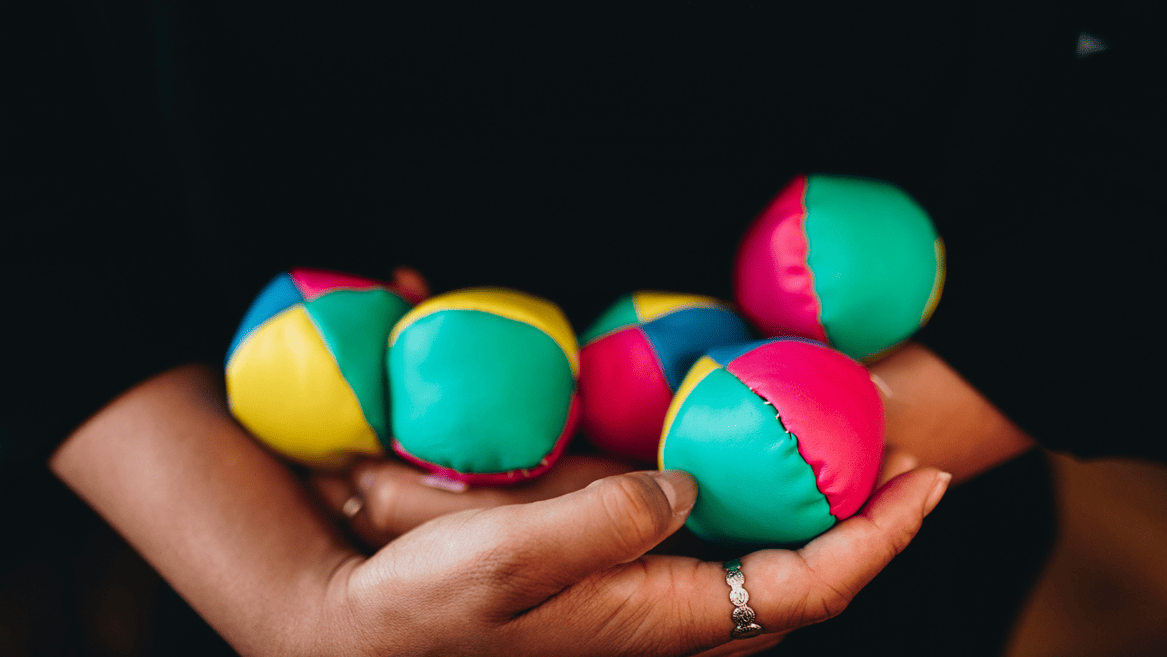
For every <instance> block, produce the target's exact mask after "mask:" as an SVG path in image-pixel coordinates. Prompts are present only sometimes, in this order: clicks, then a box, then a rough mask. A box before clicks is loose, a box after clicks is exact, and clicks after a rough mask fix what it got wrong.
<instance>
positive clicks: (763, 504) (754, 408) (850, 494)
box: [659, 338, 884, 544]
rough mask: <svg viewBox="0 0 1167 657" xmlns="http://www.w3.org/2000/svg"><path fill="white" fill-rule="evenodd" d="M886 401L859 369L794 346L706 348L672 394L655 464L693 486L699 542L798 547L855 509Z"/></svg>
mask: <svg viewBox="0 0 1167 657" xmlns="http://www.w3.org/2000/svg"><path fill="white" fill-rule="evenodd" d="M883 433H884V413H883V403H882V401H881V400H880V398H879V393H878V392H877V390H876V388H875V385H874V384H873V383H872V382H871V378H870V375H869V374H868V372H867V370H866V369H865V368H864V367H863V366H862V365H860V364H859V363H857V362H855V361H854V360H852V359H851V358H849V357H847V356H846V355H844V354H842V353H839V352H837V351H835V350H833V349H830V348H828V347H826V346H825V345H823V344H821V343H817V342H813V341H810V340H805V339H802V338H777V339H773V340H766V341H761V342H752V343H748V344H744V345H737V346H734V347H723V348H717V349H713V350H710V351H709V352H708V353H707V354H706V355H705V356H702V357H701V359H700V360H698V361H697V362H696V363H695V364H694V365H693V368H692V369H691V370H690V371H689V373H688V375H686V377H685V380H684V382H683V383H682V384H681V387H680V389H679V390H678V391H677V394H676V396H675V397H674V399H673V403H672V405H671V406H670V407H669V412H668V416H667V417H666V419H665V426H664V430H663V432H662V438H661V445H660V457H659V458H660V467H661V468H662V469H664V468H668V469H680V470H685V471H687V472H689V473H690V474H692V475H693V476H694V477H696V479H697V485H698V489H699V490H700V494H699V495H698V496H697V502H696V505H695V506H694V507H693V511H692V513H691V514H690V516H689V520H688V521H687V526H688V527H689V528H690V530H692V531H693V533H694V534H696V535H697V536H699V537H701V538H704V539H707V540H714V541H725V542H731V543H751V544H792V543H801V542H804V541H807V540H810V539H811V538H814V537H815V536H817V535H819V534H821V533H822V532H824V531H826V530H827V529H830V528H831V527H832V526H834V524H835V523H837V522H839V521H841V520H844V519H846V518H848V517H850V516H851V515H853V514H854V513H855V512H856V511H858V510H859V509H860V507H862V506H863V504H864V502H865V501H866V500H867V498H868V496H870V495H871V492H872V490H873V489H874V487H875V481H876V477H877V475H878V473H879V464H880V459H881V458H882V454H883Z"/></svg>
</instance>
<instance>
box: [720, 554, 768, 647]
mask: <svg viewBox="0 0 1167 657" xmlns="http://www.w3.org/2000/svg"><path fill="white" fill-rule="evenodd" d="M724 565H725V583H726V584H729V589H730V591H729V601H730V602H732V603H733V625H734V627H733V629H732V630H730V633H729V636H730V638H731V639H748V638H750V637H755V636H758V635H759V634H761V633H762V626H761V625H758V624H757V623H755V622H754V619H755V618H757V615H756V614H755V613H754V610H753V609H751V608H750V606H749V605H748V604H746V603H747V602H749V601H750V594H749V593H746V590H745V588H743V586H744V585H745V583H746V576H745V575H743V574H742V571H741V567H742V562H741V559H734V560H733V561H726V562H725V564H724Z"/></svg>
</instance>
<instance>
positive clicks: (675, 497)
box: [650, 470, 697, 515]
mask: <svg viewBox="0 0 1167 657" xmlns="http://www.w3.org/2000/svg"><path fill="white" fill-rule="evenodd" d="M650 476H651V477H652V478H653V479H654V480H655V481H656V483H657V485H658V486H660V489H661V490H662V491H664V494H665V497H666V498H668V500H669V507H670V508H671V509H672V510H673V515H684V514H687V513H689V511H691V510H692V509H693V503H694V502H696V501H697V486H696V483H695V482H694V481H693V476H692V475H690V474H689V473H687V472H684V471H682V470H661V471H659V472H653V473H650Z"/></svg>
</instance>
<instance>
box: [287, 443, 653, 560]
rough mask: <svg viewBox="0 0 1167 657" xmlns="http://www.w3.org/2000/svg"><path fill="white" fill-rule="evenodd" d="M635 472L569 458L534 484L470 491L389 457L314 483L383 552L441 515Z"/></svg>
mask: <svg viewBox="0 0 1167 657" xmlns="http://www.w3.org/2000/svg"><path fill="white" fill-rule="evenodd" d="M635 469H636V468H635V467H634V466H633V465H632V464H631V463H629V462H626V461H623V460H620V459H616V458H609V457H603V456H590V455H580V454H566V455H564V456H563V457H562V458H561V459H560V460H559V462H557V463H556V464H555V467H553V468H551V469H550V470H548V471H547V472H546V473H545V474H543V475H542V476H540V477H537V478H535V479H532V480H529V481H525V482H522V483H519V484H515V485H511V486H488V487H473V488H467V487H463V486H458V485H456V483H455V482H450V481H448V480H444V479H441V478H437V477H434V476H433V475H430V474H428V473H426V472H424V471H422V470H419V469H417V468H415V467H413V466H411V465H408V464H406V463H402V462H400V461H397V460H394V459H392V458H388V459H365V460H362V461H358V462H357V463H355V464H354V465H353V466H352V467H351V468H349V469H348V470H347V471H343V472H338V473H317V474H314V475H313V476H312V477H311V478H310V482H311V484H312V486H313V488H314V489H315V490H316V492H317V494H318V495H319V497H320V498H321V499H322V500H323V501H324V503H325V505H326V506H327V507H328V508H329V509H330V510H331V511H332V512H333V513H334V514H336V516H337V517H338V518H339V519H340V520H341V521H344V522H345V523H346V524H347V526H348V528H349V529H350V530H351V531H352V533H353V534H354V535H356V537H357V538H359V539H360V540H361V542H363V543H364V544H365V545H367V546H369V547H371V548H378V547H381V546H382V545H385V544H386V543H388V542H389V541H392V540H393V539H395V538H397V537H398V536H400V535H402V534H404V533H405V532H407V531H409V530H411V529H413V528H414V527H417V526H418V525H420V524H422V523H424V522H427V521H429V520H432V519H434V518H437V517H439V516H443V515H446V514H449V513H455V512H458V511H465V510H468V509H480V508H492V507H497V506H503V505H506V504H523V503H527V502H537V501H540V500H547V499H551V498H553V497H559V496H560V495H564V494H567V493H571V492H574V491H577V490H580V489H581V488H584V487H586V486H587V485H588V484H590V483H592V482H593V481H596V480H597V479H602V478H604V477H608V476H611V475H616V474H622V473H625V472H631V471H633V470H635Z"/></svg>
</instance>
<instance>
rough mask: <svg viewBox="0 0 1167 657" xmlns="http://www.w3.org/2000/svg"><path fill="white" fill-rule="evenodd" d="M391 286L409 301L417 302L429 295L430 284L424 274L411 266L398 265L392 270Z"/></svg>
mask: <svg viewBox="0 0 1167 657" xmlns="http://www.w3.org/2000/svg"><path fill="white" fill-rule="evenodd" d="M393 287H395V288H396V289H397V291H398V292H401V293H402V295H403V296H405V297H406V298H407V300H408V301H409V302H410V303H414V304H416V303H419V302H421V301H422V300H423V299H425V298H426V297H428V296H429V295H430V286H429V283H427V282H426V280H425V276H422V275H421V272H419V271H418V270H416V269H414V268H413V267H404V266H403V267H398V268H397V269H394V270H393Z"/></svg>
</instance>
